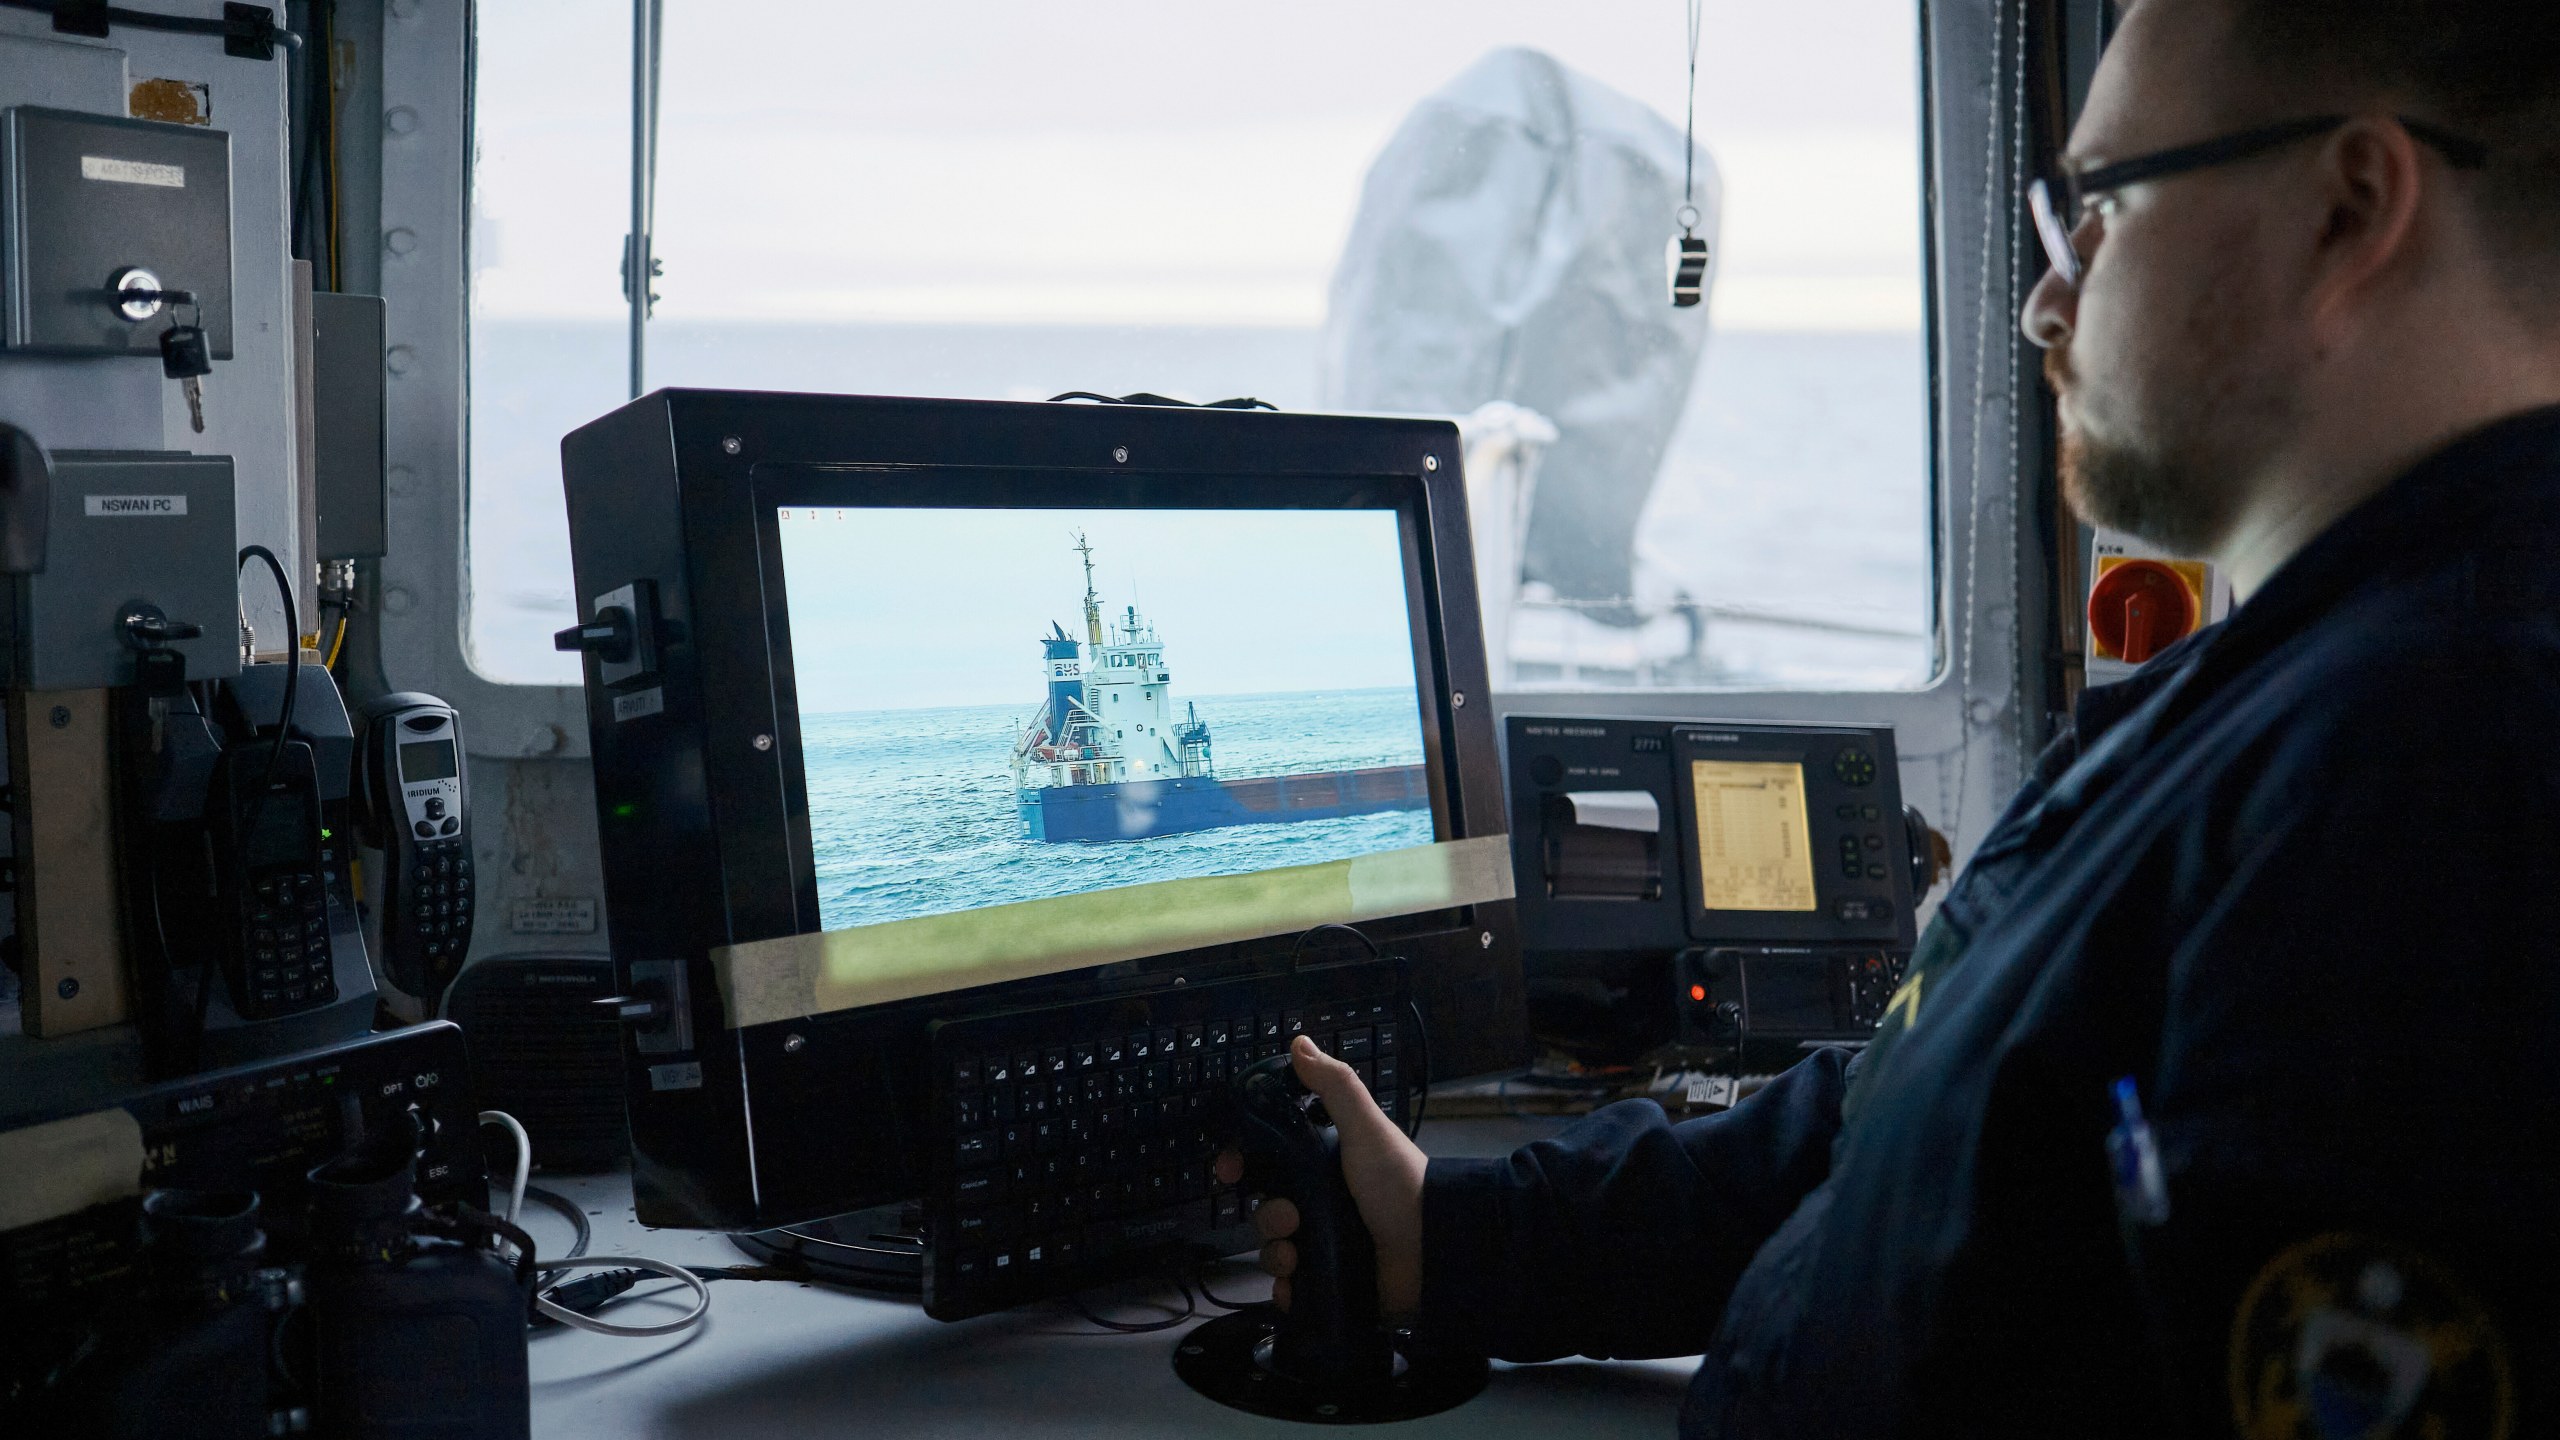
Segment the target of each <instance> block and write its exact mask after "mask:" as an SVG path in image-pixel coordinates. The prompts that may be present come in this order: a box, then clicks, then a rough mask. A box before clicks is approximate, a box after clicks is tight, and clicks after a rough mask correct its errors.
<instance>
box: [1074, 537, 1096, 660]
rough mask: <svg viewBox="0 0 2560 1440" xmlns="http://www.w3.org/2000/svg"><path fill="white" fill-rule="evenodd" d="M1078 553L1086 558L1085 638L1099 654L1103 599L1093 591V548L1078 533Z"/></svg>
mask: <svg viewBox="0 0 2560 1440" xmlns="http://www.w3.org/2000/svg"><path fill="white" fill-rule="evenodd" d="M1076 551H1077V553H1079V554H1081V555H1083V556H1084V638H1085V643H1086V644H1088V645H1091V646H1092V647H1093V648H1094V649H1095V650H1096V651H1097V652H1099V651H1100V650H1101V649H1102V597H1101V596H1099V595H1097V594H1095V593H1094V590H1093V546H1092V545H1091V544H1090V543H1089V542H1087V541H1086V539H1085V538H1084V532H1083V531H1081V530H1079V531H1077V532H1076Z"/></svg>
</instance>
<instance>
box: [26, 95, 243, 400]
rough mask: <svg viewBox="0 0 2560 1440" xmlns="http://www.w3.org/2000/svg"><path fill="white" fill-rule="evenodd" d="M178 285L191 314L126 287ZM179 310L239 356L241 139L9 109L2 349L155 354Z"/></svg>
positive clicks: (216, 354) (220, 354) (209, 339)
mask: <svg viewBox="0 0 2560 1440" xmlns="http://www.w3.org/2000/svg"><path fill="white" fill-rule="evenodd" d="M180 290H183V291H185V292H187V293H188V294H190V295H192V296H193V297H194V299H195V305H194V308H193V311H192V312H186V311H184V310H183V307H172V306H171V305H169V304H166V303H161V302H158V301H156V300H150V299H143V298H138V297H137V296H136V295H135V294H130V293H128V292H146V291H149V292H168V291H180ZM173 308H179V309H180V313H187V318H188V319H189V321H190V323H193V324H196V325H198V326H201V327H202V328H203V330H204V335H205V342H206V346H207V349H208V350H209V351H210V353H211V356H212V358H213V359H216V360H228V359H230V358H231V137H230V136H229V135H227V134H225V133H224V132H222V131H220V130H208V129H205V128H203V127H201V126H195V125H169V124H163V123H160V122H157V121H150V120H128V119H123V118H121V117H117V116H107V115H86V114H82V113H79V112H77V111H72V110H45V109H38V108H35V107H33V106H24V105H21V106H16V107H13V108H11V109H9V110H6V111H0V348H4V349H9V350H19V351H31V352H36V353H41V354H50V355H133V356H150V357H154V358H156V357H157V356H158V355H159V353H160V336H161V333H162V332H163V331H164V330H166V329H167V328H168V327H169V324H170V321H171V318H172V313H173Z"/></svg>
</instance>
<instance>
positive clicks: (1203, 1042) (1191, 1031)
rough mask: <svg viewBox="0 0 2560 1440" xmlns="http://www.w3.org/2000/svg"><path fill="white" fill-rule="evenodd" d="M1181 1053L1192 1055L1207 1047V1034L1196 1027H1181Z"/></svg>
mask: <svg viewBox="0 0 2560 1440" xmlns="http://www.w3.org/2000/svg"><path fill="white" fill-rule="evenodd" d="M1181 1043H1182V1053H1183V1054H1185V1055H1193V1054H1197V1053H1199V1051H1200V1050H1202V1049H1203V1048H1205V1047H1206V1046H1207V1044H1208V1043H1209V1042H1208V1032H1207V1031H1206V1030H1204V1029H1202V1028H1201V1027H1200V1026H1197V1025H1185V1026H1183V1027H1182V1042H1181Z"/></svg>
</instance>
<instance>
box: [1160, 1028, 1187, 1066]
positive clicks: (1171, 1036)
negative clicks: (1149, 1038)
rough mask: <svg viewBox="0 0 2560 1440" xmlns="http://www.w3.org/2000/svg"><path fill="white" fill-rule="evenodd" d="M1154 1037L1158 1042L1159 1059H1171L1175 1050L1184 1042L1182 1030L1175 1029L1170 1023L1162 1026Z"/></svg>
mask: <svg viewBox="0 0 2560 1440" xmlns="http://www.w3.org/2000/svg"><path fill="white" fill-rule="evenodd" d="M1154 1039H1155V1042H1156V1058H1157V1059H1159V1060H1166V1059H1171V1058H1172V1056H1173V1052H1174V1050H1175V1049H1176V1048H1177V1047H1178V1046H1180V1045H1181V1043H1182V1035H1181V1032H1179V1031H1177V1030H1175V1029H1174V1028H1173V1027H1172V1026H1170V1025H1166V1026H1163V1027H1160V1028H1159V1029H1158V1030H1157V1031H1156V1033H1155V1036H1154Z"/></svg>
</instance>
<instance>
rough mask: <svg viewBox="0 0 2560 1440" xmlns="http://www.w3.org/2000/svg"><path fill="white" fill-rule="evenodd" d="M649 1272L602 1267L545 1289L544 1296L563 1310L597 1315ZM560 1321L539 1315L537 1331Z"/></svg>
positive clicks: (534, 1326) (535, 1325)
mask: <svg viewBox="0 0 2560 1440" xmlns="http://www.w3.org/2000/svg"><path fill="white" fill-rule="evenodd" d="M648 1273H649V1272H648V1271H646V1270H637V1269H623V1270H599V1271H597V1272H596V1273H595V1274H593V1275H589V1276H586V1277H584V1278H582V1279H577V1280H571V1281H569V1282H568V1283H566V1284H562V1285H554V1286H552V1287H551V1288H550V1289H548V1290H545V1291H543V1292H542V1298H543V1299H545V1300H548V1301H550V1302H551V1303H552V1304H554V1305H557V1306H559V1307H560V1308H561V1309H563V1310H568V1311H573V1312H575V1313H577V1314H580V1315H593V1314H594V1313H596V1312H597V1311H598V1310H601V1309H603V1308H604V1307H605V1306H607V1305H609V1304H611V1303H612V1302H613V1301H614V1300H616V1299H618V1298H620V1297H621V1296H622V1295H623V1294H624V1293H625V1292H627V1291H628V1290H630V1288H631V1287H632V1286H634V1285H637V1284H639V1283H640V1280H641V1277H642V1276H644V1275H647V1274H648ZM559 1323H560V1322H559V1321H557V1320H554V1319H552V1318H551V1317H550V1316H548V1315H542V1314H536V1315H535V1316H534V1317H533V1328H534V1329H536V1330H540V1329H544V1328H546V1327H548V1326H552V1325H557V1324H559Z"/></svg>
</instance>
